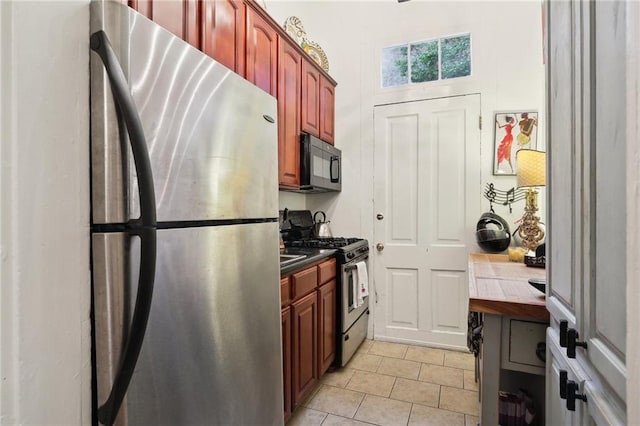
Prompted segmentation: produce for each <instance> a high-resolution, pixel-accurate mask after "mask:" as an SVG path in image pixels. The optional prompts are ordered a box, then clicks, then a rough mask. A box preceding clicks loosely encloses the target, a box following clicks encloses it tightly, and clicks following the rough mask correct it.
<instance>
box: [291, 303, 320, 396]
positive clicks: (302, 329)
mask: <svg viewBox="0 0 640 426" xmlns="http://www.w3.org/2000/svg"><path fill="white" fill-rule="evenodd" d="M316 293H317V292H315V291H314V292H313V293H311V294H309V295H307V296H305V297H303V298H302V299H300V300H299V301H297V302H295V303H293V304H292V305H291V308H292V316H293V338H292V342H293V344H292V347H293V354H292V355H293V358H292V367H293V389H292V395H293V401H292V403H293V407H297V406H298V405H299V404H300V402H302V400H303V399H304V398H305V397H306V396H307V395H308V394H309V392H310V391H311V390H312V389H313V387H314V386H315V384H316V383H317V382H318V299H317V294H316Z"/></svg>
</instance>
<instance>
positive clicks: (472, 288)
mask: <svg viewBox="0 0 640 426" xmlns="http://www.w3.org/2000/svg"><path fill="white" fill-rule="evenodd" d="M529 278H545V270H544V269H541V268H533V267H528V266H526V265H525V264H524V263H514V262H509V258H508V256H507V255H501V254H480V253H473V254H470V255H469V310H470V311H474V312H484V313H488V314H497V315H509V316H518V317H528V318H535V319H540V320H546V321H548V320H549V312H548V311H547V308H546V303H545V295H544V294H542V293H540V292H539V291H538V290H536V289H535V288H533V287H532V286H531V285H529V283H528V279H529Z"/></svg>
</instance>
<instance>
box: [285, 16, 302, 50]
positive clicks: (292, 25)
mask: <svg viewBox="0 0 640 426" xmlns="http://www.w3.org/2000/svg"><path fill="white" fill-rule="evenodd" d="M283 26H284V31H285V32H286V33H287V34H289V35H290V36H291V38H292V39H294V40H295V42H296V43H298V45H301V44H302V40H304V39H306V38H307V33H306V31H305V30H304V27H303V26H302V22H301V21H300V18H298V17H296V16H289V17H288V18H287V19H286V20H285V21H284V25H283Z"/></svg>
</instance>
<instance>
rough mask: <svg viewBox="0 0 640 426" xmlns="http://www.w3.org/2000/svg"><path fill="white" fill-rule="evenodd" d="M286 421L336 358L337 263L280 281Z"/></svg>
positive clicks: (318, 266) (311, 269)
mask: <svg viewBox="0 0 640 426" xmlns="http://www.w3.org/2000/svg"><path fill="white" fill-rule="evenodd" d="M280 292H281V295H280V300H281V302H282V368H283V381H284V407H283V410H284V419H285V421H286V420H287V419H289V418H290V417H291V414H292V413H293V410H294V409H295V408H296V407H297V406H299V405H300V403H301V402H302V401H303V400H304V399H305V398H307V397H308V396H309V394H310V393H311V392H312V391H313V389H314V388H315V386H316V384H317V383H318V381H319V380H320V377H322V375H323V374H324V373H325V372H326V371H327V369H328V368H329V367H330V366H331V364H332V363H333V361H334V360H335V356H336V333H337V331H336V325H337V307H336V306H337V298H336V296H337V293H336V260H335V259H329V260H325V261H324V262H322V263H320V264H318V265H315V266H311V267H309V268H305V269H303V270H301V271H298V272H296V273H294V274H292V275H289V276H286V277H282V278H281V279H280Z"/></svg>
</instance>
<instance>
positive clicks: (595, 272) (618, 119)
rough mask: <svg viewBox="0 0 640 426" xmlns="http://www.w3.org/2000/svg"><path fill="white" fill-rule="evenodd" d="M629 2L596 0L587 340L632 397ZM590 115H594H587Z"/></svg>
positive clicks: (592, 8) (605, 373)
mask: <svg viewBox="0 0 640 426" xmlns="http://www.w3.org/2000/svg"><path fill="white" fill-rule="evenodd" d="M626 7H627V6H626V4H625V3H624V2H619V1H615V2H613V1H612V2H589V6H588V8H589V14H590V16H592V17H593V18H592V19H590V21H589V23H590V25H592V27H590V28H589V37H588V38H589V40H590V42H591V43H592V46H593V50H592V51H591V52H590V55H589V58H590V61H589V63H588V65H589V66H588V68H587V69H588V70H589V72H590V73H592V74H591V75H590V78H589V79H585V82H589V87H585V89H584V91H585V93H584V96H585V99H586V102H585V103H588V104H589V105H590V115H589V118H590V121H589V130H588V133H587V132H586V131H585V133H587V137H585V138H584V139H585V143H586V144H587V146H586V147H585V151H586V152H587V153H588V155H587V156H585V157H586V158H588V162H586V164H584V167H585V182H586V183H588V184H587V185H585V187H586V188H587V190H586V196H587V197H588V202H587V203H585V210H587V212H586V213H587V214H586V216H587V218H588V219H587V220H588V222H589V226H588V227H585V229H586V232H587V238H585V242H586V244H585V245H587V250H588V258H587V259H586V260H587V261H588V262H587V264H586V265H585V272H584V289H585V290H584V291H585V295H584V297H583V299H584V300H585V306H586V309H585V313H584V326H583V327H582V333H583V335H581V339H580V340H586V341H587V343H588V349H587V350H586V351H584V354H585V355H588V357H589V361H590V362H591V363H592V364H593V366H594V367H595V369H596V370H597V371H598V373H599V375H600V377H602V378H603V379H604V381H606V382H607V383H608V384H609V385H610V386H611V387H612V388H613V390H614V392H615V393H616V394H617V395H618V396H619V397H620V398H622V399H623V400H626V368H625V358H626V356H625V354H626V318H627V314H626V288H627V287H626V285H627V276H626V270H627V266H626V256H625V249H624V247H626V241H627V240H626V227H625V224H626V221H627V217H626V211H627V208H626V206H627V203H626V191H627V182H626V167H625V165H626V162H625V158H626V131H625V130H626V85H625V82H626V81H625V79H624V78H615V77H614V76H621V75H624V73H625V65H626V60H627V59H626V54H625V36H626V28H625V26H626V25H625V22H626V20H625V18H626V14H625V9H626ZM585 68H586V67H585ZM585 121H586V120H585Z"/></svg>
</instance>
